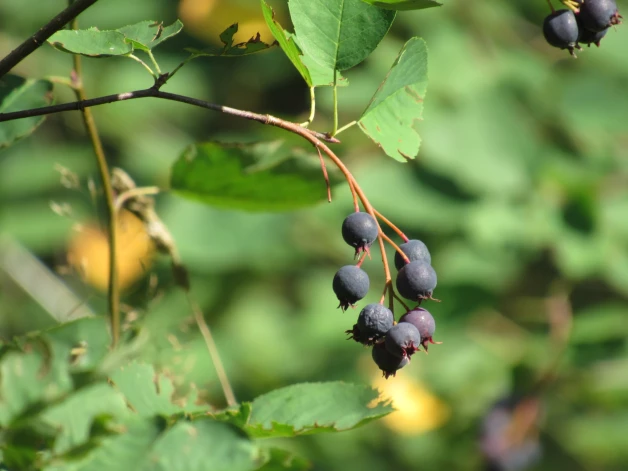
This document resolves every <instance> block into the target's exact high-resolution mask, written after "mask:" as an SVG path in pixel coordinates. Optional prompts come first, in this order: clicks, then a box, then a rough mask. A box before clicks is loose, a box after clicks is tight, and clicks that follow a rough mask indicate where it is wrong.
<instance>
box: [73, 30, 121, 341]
mask: <svg viewBox="0 0 628 471" xmlns="http://www.w3.org/2000/svg"><path fill="white" fill-rule="evenodd" d="M77 27H78V25H77V22H76V20H74V21H73V22H72V28H73V29H77ZM72 59H73V62H74V70H73V71H72V85H73V87H72V88H73V89H74V94H75V95H76V98H78V99H79V100H80V101H85V100H86V99H87V96H86V95H85V88H84V87H83V73H82V64H81V56H80V55H78V54H74V55H73V56H72ZM81 116H82V118H83V123H84V124H85V129H86V130H87V134H88V135H89V139H90V141H91V142H92V147H93V148H94V154H95V155H96V164H97V166H98V173H99V175H100V181H101V184H102V187H103V193H104V196H105V209H106V214H107V217H106V221H107V238H108V239H109V286H108V289H107V304H108V311H109V318H110V320H111V336H112V347H113V348H115V347H116V345H117V344H118V341H119V340H120V292H119V286H118V267H117V266H116V256H117V230H116V226H117V217H116V214H117V213H116V206H115V202H114V196H113V187H112V186H111V176H110V173H109V166H108V165H107V158H106V157H105V151H104V149H103V146H102V142H101V140H100V135H99V134H98V129H97V128H96V122H95V121H94V117H93V115H92V112H91V110H90V109H89V108H82V109H81Z"/></svg>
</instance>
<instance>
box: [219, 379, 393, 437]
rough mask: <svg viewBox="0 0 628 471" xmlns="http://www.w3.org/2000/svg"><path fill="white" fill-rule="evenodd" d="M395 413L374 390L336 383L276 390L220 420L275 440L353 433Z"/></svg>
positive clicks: (296, 385) (220, 416)
mask: <svg viewBox="0 0 628 471" xmlns="http://www.w3.org/2000/svg"><path fill="white" fill-rule="evenodd" d="M392 411H393V408H392V407H391V406H390V404H389V403H388V402H386V401H385V400H384V399H382V398H381V397H379V392H378V391H377V390H375V389H373V388H371V387H370V386H363V385H358V384H348V383H343V382H340V381H336V382H327V383H302V384H295V385H292V386H287V387H285V388H281V389H276V390H275V391H271V392H269V393H267V394H264V395H262V396H259V397H258V398H256V399H255V400H253V402H252V403H250V404H247V403H245V404H242V405H241V406H240V408H239V409H237V410H230V411H225V412H222V413H220V414H216V419H217V420H221V421H227V422H229V423H232V424H234V425H237V426H240V427H242V428H243V429H244V430H245V431H246V432H247V433H248V434H249V435H250V436H251V437H254V438H271V437H293V436H296V435H309V434H313V433H324V432H339V431H343V430H350V429H352V428H355V427H359V426H361V425H364V424H366V423H368V422H370V421H372V420H375V419H377V418H380V417H383V416H385V415H387V414H389V413H390V412H392Z"/></svg>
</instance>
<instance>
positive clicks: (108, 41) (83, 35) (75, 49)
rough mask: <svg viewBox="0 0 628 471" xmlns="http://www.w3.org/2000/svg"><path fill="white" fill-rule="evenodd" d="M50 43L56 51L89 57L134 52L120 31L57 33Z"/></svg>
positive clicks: (88, 30) (49, 40)
mask: <svg viewBox="0 0 628 471" xmlns="http://www.w3.org/2000/svg"><path fill="white" fill-rule="evenodd" d="M48 42H49V43H50V44H51V45H52V46H53V47H54V48H56V49H59V50H60V51H63V52H69V53H72V54H81V55H83V56H88V57H109V56H123V55H125V54H130V53H131V52H133V45H132V44H131V43H129V42H127V41H126V38H125V36H124V34H122V33H121V32H119V31H100V30H98V29H96V28H90V29H81V30H68V29H63V30H61V31H57V32H56V33H55V34H53V35H52V36H50V38H49V39H48Z"/></svg>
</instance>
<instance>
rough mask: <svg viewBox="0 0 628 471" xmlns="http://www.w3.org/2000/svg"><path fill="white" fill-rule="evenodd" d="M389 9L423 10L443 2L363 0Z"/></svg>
mask: <svg viewBox="0 0 628 471" xmlns="http://www.w3.org/2000/svg"><path fill="white" fill-rule="evenodd" d="M362 1H363V2H366V3H370V4H371V5H375V6H376V7H379V8H386V9H387V10H423V9H424V8H433V7H440V6H442V5H443V4H442V3H439V2H435V1H434V0H362Z"/></svg>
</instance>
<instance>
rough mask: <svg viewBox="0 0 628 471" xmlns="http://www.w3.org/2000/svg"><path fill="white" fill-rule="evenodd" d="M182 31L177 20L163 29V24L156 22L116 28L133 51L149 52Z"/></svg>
mask: <svg viewBox="0 0 628 471" xmlns="http://www.w3.org/2000/svg"><path fill="white" fill-rule="evenodd" d="M182 29H183V23H181V21H179V20H177V21H175V22H174V23H172V24H171V25H170V26H165V27H164V25H163V23H160V22H158V21H150V20H146V21H141V22H139V23H136V24H134V25H129V26H124V27H122V28H118V29H117V30H116V31H119V32H120V33H122V34H123V35H124V37H125V38H126V40H127V42H128V43H130V44H131V45H133V47H134V48H135V49H141V50H142V51H149V50H150V49H153V48H155V47H157V46H158V45H159V44H161V43H162V42H164V41H165V40H166V39H170V38H171V37H173V36H176V35H177V34H179V33H180V32H181V30H182Z"/></svg>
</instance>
